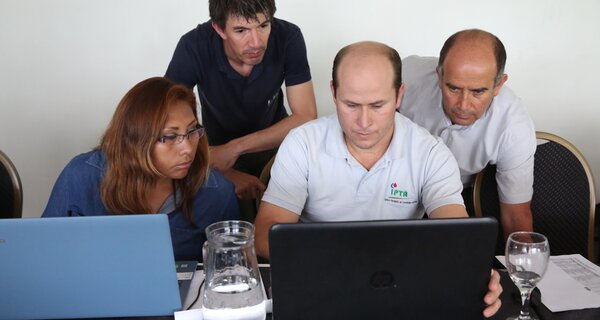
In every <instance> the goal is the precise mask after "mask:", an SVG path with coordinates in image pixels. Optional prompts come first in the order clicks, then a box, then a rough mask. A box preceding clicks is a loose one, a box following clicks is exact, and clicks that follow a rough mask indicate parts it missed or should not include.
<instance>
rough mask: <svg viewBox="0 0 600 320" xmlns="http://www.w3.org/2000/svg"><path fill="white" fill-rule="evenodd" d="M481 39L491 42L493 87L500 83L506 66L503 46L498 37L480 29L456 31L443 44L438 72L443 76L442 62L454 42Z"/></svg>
mask: <svg viewBox="0 0 600 320" xmlns="http://www.w3.org/2000/svg"><path fill="white" fill-rule="evenodd" d="M463 36H465V37H483V38H488V39H490V40H491V41H492V45H493V51H494V58H496V79H494V85H497V84H498V83H500V80H502V76H503V75H504V67H505V66H506V50H505V49H504V44H503V43H502V41H500V39H498V37H496V36H495V35H493V34H491V33H489V32H487V31H484V30H480V29H467V30H462V31H458V32H457V33H455V34H453V35H451V36H450V38H448V39H447V40H446V42H444V46H442V50H440V59H439V60H438V68H439V70H440V72H441V73H442V74H443V72H444V60H446V56H447V55H448V52H450V49H452V47H453V46H454V45H455V43H456V40H458V39H459V38H460V37H463Z"/></svg>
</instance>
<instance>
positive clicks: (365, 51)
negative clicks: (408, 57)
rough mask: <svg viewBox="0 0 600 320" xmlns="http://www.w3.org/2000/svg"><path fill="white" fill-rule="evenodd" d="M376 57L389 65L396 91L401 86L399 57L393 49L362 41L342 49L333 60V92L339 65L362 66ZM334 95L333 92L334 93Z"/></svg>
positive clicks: (337, 80) (337, 79)
mask: <svg viewBox="0 0 600 320" xmlns="http://www.w3.org/2000/svg"><path fill="white" fill-rule="evenodd" d="M376 57H384V58H386V59H387V60H388V61H389V63H390V68H391V69H392V70H393V74H394V75H393V78H394V79H393V87H394V89H395V90H396V91H398V89H400V86H401V85H402V60H401V59H400V55H399V54H398V52H397V51H396V50H394V49H393V48H391V47H389V46H387V45H385V44H383V43H379V42H373V41H363V42H357V43H353V44H350V45H348V46H345V47H344V48H342V49H341V50H340V51H339V52H338V53H337V55H336V56H335V59H334V60H333V70H332V75H331V76H332V79H333V81H332V83H333V89H334V91H337V88H338V85H339V82H340V81H339V78H338V76H339V69H340V68H341V65H342V64H344V65H346V64H347V65H350V66H351V65H354V66H356V65H362V64H365V63H368V62H373V61H372V59H373V58H376ZM334 94H335V92H334Z"/></svg>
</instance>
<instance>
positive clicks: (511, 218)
mask: <svg viewBox="0 0 600 320" xmlns="http://www.w3.org/2000/svg"><path fill="white" fill-rule="evenodd" d="M500 221H501V222H502V229H503V230H504V238H505V239H506V238H508V235H509V234H511V233H513V232H516V231H533V219H532V217H531V202H525V203H517V204H508V203H500Z"/></svg>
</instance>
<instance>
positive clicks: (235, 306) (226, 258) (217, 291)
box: [202, 221, 266, 320]
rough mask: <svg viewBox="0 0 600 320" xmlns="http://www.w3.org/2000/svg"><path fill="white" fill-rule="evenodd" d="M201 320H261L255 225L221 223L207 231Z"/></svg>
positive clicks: (262, 298) (263, 314) (262, 293)
mask: <svg viewBox="0 0 600 320" xmlns="http://www.w3.org/2000/svg"><path fill="white" fill-rule="evenodd" d="M206 237H207V239H208V240H207V241H206V243H205V245H204V270H205V272H206V279H205V282H204V294H203V296H202V306H203V307H202V313H203V316H204V319H207V320H216V319H238V320H255V319H257V320H258V319H260V320H264V319H265V317H266V312H265V291H264V287H263V285H262V283H261V279H260V273H259V271H258V262H257V260H256V253H255V251H254V226H253V225H252V224H251V223H249V222H246V221H222V222H217V223H213V224H211V225H210V226H208V227H207V228H206Z"/></svg>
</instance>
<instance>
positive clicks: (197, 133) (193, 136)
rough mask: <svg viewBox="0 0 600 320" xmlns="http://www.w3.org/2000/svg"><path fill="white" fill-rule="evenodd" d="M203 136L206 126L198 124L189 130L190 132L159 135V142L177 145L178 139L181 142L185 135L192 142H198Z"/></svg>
mask: <svg viewBox="0 0 600 320" xmlns="http://www.w3.org/2000/svg"><path fill="white" fill-rule="evenodd" d="M202 136H204V127H203V126H201V125H199V124H198V125H196V127H195V128H194V129H192V130H190V131H188V133H185V134H176V133H170V134H165V135H162V136H160V137H158V142H160V143H163V144H165V145H167V146H173V145H175V141H177V144H181V143H182V142H183V139H184V138H185V137H187V139H188V141H190V142H196V141H198V140H199V139H200V138H201V137H202Z"/></svg>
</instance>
